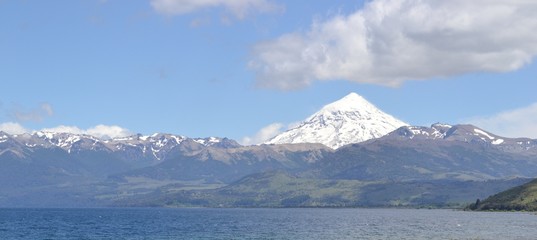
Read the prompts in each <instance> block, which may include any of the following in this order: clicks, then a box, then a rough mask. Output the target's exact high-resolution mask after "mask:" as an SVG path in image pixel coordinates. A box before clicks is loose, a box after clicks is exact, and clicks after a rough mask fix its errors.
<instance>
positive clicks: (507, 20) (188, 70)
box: [0, 0, 537, 144]
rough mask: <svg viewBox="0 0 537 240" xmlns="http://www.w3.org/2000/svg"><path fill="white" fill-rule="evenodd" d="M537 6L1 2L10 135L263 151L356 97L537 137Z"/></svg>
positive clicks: (379, 1) (212, 0)
mask: <svg viewBox="0 0 537 240" xmlns="http://www.w3.org/2000/svg"><path fill="white" fill-rule="evenodd" d="M535 12H537V2H535V1H523V0H510V1H507V0H505V1H501V0H487V1H485V0H477V1H466V0H449V1H435V0H427V1H425V0H423V1H421V0H368V1H359V0H356V1H354V0H332V1H321V0H293V1H282V0H203V1H200V0H136V1H126V0H73V1H57V0H50V1H32V0H0V86H1V88H0V91H1V94H0V130H1V131H5V132H8V133H12V134H17V133H22V132H33V131H39V130H48V131H63V132H73V133H85V134H92V135H95V136H98V137H103V138H108V137H119V136H125V135H130V134H134V133H141V134H152V133H155V132H163V133H172V134H179V135H184V136H188V137H209V136H217V137H228V138H232V139H235V140H237V141H239V142H241V143H243V144H255V143H260V142H262V141H264V140H266V139H268V138H270V137H272V136H274V135H276V134H277V133H279V132H282V131H285V130H286V129H287V128H289V127H290V126H293V125H295V124H296V123H297V122H299V121H301V120H304V119H305V118H307V117H308V116H309V115H311V114H313V113H314V112H316V111H317V110H319V109H320V108H321V107H322V106H323V105H325V104H328V103H330V102H333V101H335V100H338V99H340V98H342V97H344V96H345V95H347V94H349V93H350V92H356V93H358V94H360V95H362V96H363V97H365V98H366V99H367V100H369V101H370V102H371V103H373V104H374V105H376V106H377V107H379V108H380V109H382V110H383V111H385V112H387V113H389V114H391V115H393V116H395V117H397V118H399V119H401V120H403V121H405V122H407V123H409V124H411V125H419V126H429V125H431V124H433V123H436V122H442V123H449V124H464V123H471V124H475V125H477V126H479V127H481V128H483V129H485V130H487V131H490V132H492V133H495V134H498V135H500V136H505V137H531V138H537V94H536V93H537V90H536V89H537V81H536V80H537V79H536V78H537V63H536V62H535V56H536V55H537V44H535V43H537V31H535V29H537V18H535Z"/></svg>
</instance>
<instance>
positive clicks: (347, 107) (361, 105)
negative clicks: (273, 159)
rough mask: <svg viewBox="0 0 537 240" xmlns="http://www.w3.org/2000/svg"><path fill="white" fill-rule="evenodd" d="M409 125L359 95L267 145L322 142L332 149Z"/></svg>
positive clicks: (332, 106)
mask: <svg viewBox="0 0 537 240" xmlns="http://www.w3.org/2000/svg"><path fill="white" fill-rule="evenodd" d="M406 125H407V124H406V123H404V122H402V121H400V120H398V119H396V118H394V117H393V116H391V115H389V114H387V113H384V112H383V111H381V110H380V109H378V108H376V107H375V106H374V105H373V104H371V103H369V102H368V101H367V100H365V99H364V98H363V97H361V96H360V95H358V94H356V93H351V94H349V95H347V96H345V97H344V98H342V99H340V100H338V101H336V102H333V103H330V104H328V105H326V106H324V107H323V108H322V109H321V110H319V111H318V112H316V113H315V114H313V115H312V116H310V117H309V118H307V119H306V120H305V121H303V122H302V123H301V124H300V125H299V126H297V127H295V128H293V129H290V130H288V131H286V132H283V133H281V134H279V135H277V136H276V137H274V138H272V139H270V140H269V141H267V142H266V144H282V143H322V144H324V145H326V146H328V147H331V148H334V149H336V148H339V147H341V146H344V145H347V144H351V143H359V142H363V141H366V140H369V139H373V138H379V137H382V136H384V135H386V134H388V133H390V132H391V131H393V130H395V129H397V128H399V127H401V126H406Z"/></svg>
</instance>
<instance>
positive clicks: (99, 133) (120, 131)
mask: <svg viewBox="0 0 537 240" xmlns="http://www.w3.org/2000/svg"><path fill="white" fill-rule="evenodd" d="M41 131H45V132H63V133H73V134H87V135H91V136H94V137H98V138H102V139H110V138H118V137H126V136H130V135H132V134H133V133H132V132H131V131H129V130H128V129H125V128H122V127H120V126H115V125H112V126H109V125H102V124H100V125H97V126H95V127H91V128H88V129H80V128H78V127H75V126H64V125H60V126H57V127H54V128H44V129H41Z"/></svg>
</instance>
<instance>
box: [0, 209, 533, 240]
mask: <svg viewBox="0 0 537 240" xmlns="http://www.w3.org/2000/svg"><path fill="white" fill-rule="evenodd" d="M536 236H537V215H534V214H532V213H511V212H497V213H493V212H464V211H456V210H418V209H205V208H199V209H164V208H127V209H125V208H103V209H0V239H32V240H33V239H293V240H294V239H535V238H536Z"/></svg>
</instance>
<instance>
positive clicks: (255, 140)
mask: <svg viewBox="0 0 537 240" xmlns="http://www.w3.org/2000/svg"><path fill="white" fill-rule="evenodd" d="M283 130H284V125H283V124H282V123H272V124H269V125H268V126H265V127H263V128H261V130H259V131H258V132H257V133H256V134H255V135H254V136H252V137H244V138H243V139H242V140H241V144H243V145H254V144H260V143H263V142H266V141H267V140H269V139H271V138H273V137H274V136H276V135H278V134H280V133H281V132H282V131H283Z"/></svg>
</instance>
